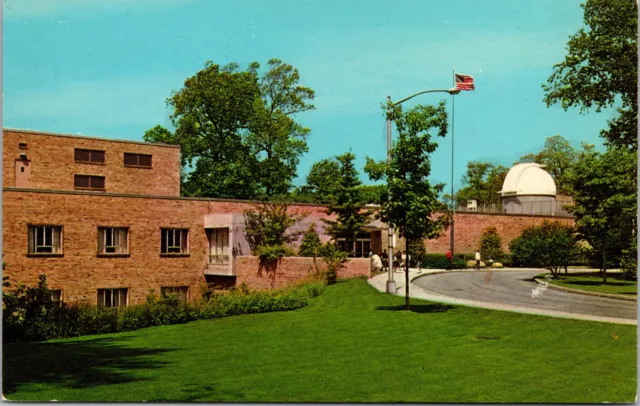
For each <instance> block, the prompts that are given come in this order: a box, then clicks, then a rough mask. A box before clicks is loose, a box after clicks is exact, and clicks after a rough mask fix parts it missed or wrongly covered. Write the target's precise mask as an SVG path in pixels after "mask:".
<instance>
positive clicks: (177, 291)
mask: <svg viewBox="0 0 640 406" xmlns="http://www.w3.org/2000/svg"><path fill="white" fill-rule="evenodd" d="M188 293H189V287H188V286H163V287H161V288H160V296H162V298H165V297H167V295H178V296H180V298H181V299H182V300H187V295H188Z"/></svg>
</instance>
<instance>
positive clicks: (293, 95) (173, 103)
mask: <svg viewBox="0 0 640 406" xmlns="http://www.w3.org/2000/svg"><path fill="white" fill-rule="evenodd" d="M268 68H269V69H268V71H267V72H266V73H264V74H263V75H262V76H260V75H259V69H260V65H259V64H258V63H257V62H254V63H252V64H251V65H249V68H248V69H247V70H246V71H241V70H239V67H238V65H236V64H229V65H226V66H224V67H220V66H219V65H217V64H214V63H212V62H207V63H206V64H205V68H204V69H203V70H201V71H199V72H197V73H196V74H195V75H194V76H191V77H189V78H187V79H186V80H185V82H184V86H183V88H182V89H180V90H178V91H174V92H173V94H172V95H171V96H170V97H169V98H168V99H167V104H168V105H169V106H170V107H171V109H172V111H173V113H172V114H171V121H172V124H173V127H174V128H175V129H176V130H175V132H174V133H171V132H170V131H168V130H166V129H164V128H162V127H160V126H156V127H154V128H152V129H150V130H149V131H147V133H146V134H145V140H146V141H150V142H165V143H170V144H177V145H180V147H181V163H182V166H183V168H184V169H185V175H184V179H183V187H182V192H183V193H184V194H185V195H189V196H207V197H230V198H243V199H249V198H255V197H267V198H272V197H274V196H279V195H282V194H285V193H286V192H288V190H289V189H290V187H291V182H292V180H293V178H294V177H295V174H296V166H297V164H298V161H299V157H300V155H301V154H303V153H304V152H306V151H307V145H306V137H307V135H308V133H309V129H307V128H304V127H302V126H301V125H299V124H298V123H296V122H295V121H294V120H293V118H292V117H293V116H294V115H295V114H297V113H300V112H303V111H308V110H310V109H313V106H312V105H311V104H309V103H308V101H309V100H311V99H313V97H314V93H313V91H312V90H311V89H309V88H306V87H301V86H298V81H299V73H298V71H297V70H296V69H294V68H293V67H292V66H291V65H287V64H285V63H283V62H281V61H280V60H278V59H272V60H270V61H269V62H268Z"/></svg>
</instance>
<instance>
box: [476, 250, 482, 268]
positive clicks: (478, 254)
mask: <svg viewBox="0 0 640 406" xmlns="http://www.w3.org/2000/svg"><path fill="white" fill-rule="evenodd" d="M480 259H481V257H480V251H476V269H477V270H480Z"/></svg>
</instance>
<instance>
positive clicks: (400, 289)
mask: <svg viewBox="0 0 640 406" xmlns="http://www.w3.org/2000/svg"><path fill="white" fill-rule="evenodd" d="M486 270H491V271H492V272H515V271H539V272H540V273H543V272H545V270H542V269H531V268H526V269H523V268H518V269H509V268H503V269H486ZM584 271H585V270H584V269H576V270H574V272H584ZM452 272H478V271H474V270H455V271H446V270H441V269H423V270H422V271H421V272H420V271H418V269H416V268H411V269H409V281H410V282H409V295H410V296H411V297H413V298H418V299H424V300H429V301H432V302H439V303H447V304H457V305H464V306H472V307H481V308H485V309H492V310H505V311H512V312H517V313H526V314H536V315H543V316H552V317H560V318H570V319H579V320H591V321H600V322H607V323H618V324H630V325H637V324H638V321H637V319H636V320H631V319H623V318H616V317H604V316H596V315H589V314H578V313H569V312H562V311H556V310H549V309H541V308H535V307H525V306H515V305H508V304H502V303H491V302H486V301H478V300H468V299H461V298H454V297H451V296H445V295H442V294H438V293H435V292H430V291H428V290H426V289H424V288H421V287H420V286H418V285H416V284H414V283H411V281H413V280H414V279H415V278H417V277H420V276H423V275H429V274H440V273H452ZM481 272H482V271H481ZM393 279H394V280H395V282H396V287H397V292H396V295H397V296H404V294H405V288H404V287H405V274H404V271H402V272H394V278H393ZM387 280H388V273H386V272H385V273H384V274H380V275H377V276H374V277H372V278H371V279H369V280H368V282H369V284H370V285H371V286H373V287H374V288H376V289H377V290H379V291H380V292H383V293H384V292H386V286H387Z"/></svg>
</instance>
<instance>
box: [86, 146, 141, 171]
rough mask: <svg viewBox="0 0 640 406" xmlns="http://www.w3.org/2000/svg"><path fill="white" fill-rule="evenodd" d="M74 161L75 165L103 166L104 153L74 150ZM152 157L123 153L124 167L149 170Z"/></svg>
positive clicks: (93, 150) (92, 150)
mask: <svg viewBox="0 0 640 406" xmlns="http://www.w3.org/2000/svg"><path fill="white" fill-rule="evenodd" d="M74 155H75V160H76V162H77V163H85V164H103V163H105V159H106V152H105V151H100V150H95V149H82V148H76V149H75V154H74ZM151 164H152V156H151V155H149V154H135V153H132V152H125V153H124V166H134V167H138V168H151Z"/></svg>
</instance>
